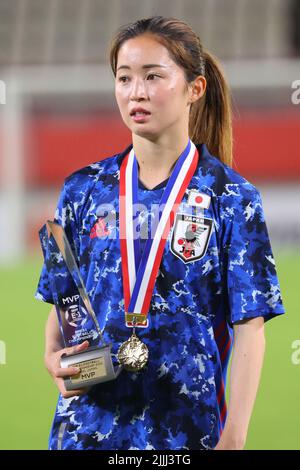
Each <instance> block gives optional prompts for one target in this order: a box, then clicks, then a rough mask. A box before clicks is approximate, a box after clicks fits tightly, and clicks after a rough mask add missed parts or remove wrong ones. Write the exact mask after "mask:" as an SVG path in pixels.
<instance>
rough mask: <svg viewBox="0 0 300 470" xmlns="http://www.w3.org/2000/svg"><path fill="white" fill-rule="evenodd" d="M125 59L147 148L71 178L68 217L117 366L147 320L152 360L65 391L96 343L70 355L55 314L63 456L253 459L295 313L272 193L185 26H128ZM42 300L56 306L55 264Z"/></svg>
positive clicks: (62, 209) (217, 76) (123, 96)
mask: <svg viewBox="0 0 300 470" xmlns="http://www.w3.org/2000/svg"><path fill="white" fill-rule="evenodd" d="M110 59H111V67H112V70H113V73H114V76H115V96H116V100H117V103H118V107H119V110H120V113H121V116H122V119H123V121H124V123H125V124H126V125H127V127H128V128H129V129H130V130H131V133H132V144H131V145H130V146H129V147H128V148H126V150H124V151H123V152H122V153H119V154H116V155H114V156H112V157H109V158H106V159H104V160H101V161H99V162H97V163H94V164H91V165H89V166H87V167H85V168H83V169H81V170H79V171H76V172H75V173H73V174H71V175H70V176H68V177H67V178H66V179H65V182H64V186H63V189H62V192H61V195H60V199H59V203H58V208H57V212H56V216H55V219H56V221H57V222H58V223H59V224H61V225H62V226H63V227H64V228H65V230H66V232H67V234H68V237H70V240H72V243H73V245H74V248H75V251H76V253H77V256H78V264H79V266H80V271H81V274H82V277H83V280H84V283H85V286H86V289H87V292H88V294H89V296H90V299H91V302H92V305H93V308H94V310H95V312H96V314H97V317H98V321H99V323H100V326H101V328H102V330H103V335H104V338H105V339H106V340H107V342H109V343H112V344H113V349H112V352H113V354H114V357H115V358H116V359H117V358H118V359H119V360H120V354H118V352H119V348H120V346H121V345H122V344H123V343H124V342H125V341H126V340H127V339H128V338H129V337H130V335H131V334H132V327H133V316H132V315H131V316H130V315H128V314H130V313H131V314H132V313H135V314H136V316H135V320H134V321H135V326H136V328H135V332H136V336H137V337H138V339H139V340H140V341H141V342H142V343H144V345H146V346H147V348H148V353H149V354H148V361H147V363H146V364H145V365H144V367H142V368H141V369H140V370H134V371H129V370H127V369H124V370H123V371H122V372H121V374H120V375H119V376H118V378H117V379H116V380H112V381H108V382H105V383H101V384H98V385H96V386H93V387H91V388H81V389H79V390H75V391H70V392H68V391H66V389H65V385H64V381H63V378H64V377H66V376H72V375H75V374H77V373H78V369H77V368H72V367H69V368H67V369H63V368H61V367H60V357H61V356H62V354H63V353H68V354H70V353H73V352H75V351H84V350H85V349H86V348H87V347H88V346H89V342H88V341H85V342H81V344H79V345H76V346H74V347H73V348H67V349H66V348H64V347H63V345H62V341H61V335H60V330H59V327H58V322H57V318H56V313H55V310H54V308H53V309H52V310H51V312H50V316H49V319H48V322H47V326H46V352H45V363H46V367H47V368H48V370H49V372H50V374H51V376H52V377H53V379H54V381H55V383H56V385H57V386H58V389H59V391H60V396H59V400H58V404H57V408H56V413H55V418H54V422H53V427H52V431H51V435H50V444H49V446H50V449H155V450H157V449H242V448H243V447H244V445H245V441H246V436H247V428H248V423H249V420H250V416H251V412H252V408H253V404H254V400H255V396H256V392H257V388H258V384H259V377H260V372H261V367H262V363H263V356H264V348H265V340H264V322H265V321H267V320H269V319H270V318H272V317H274V316H276V315H278V314H282V313H284V309H283V306H282V301H281V295H280V289H279V284H278V279H277V275H276V270H275V263H274V259H273V255H272V250H271V246H270V242H269V237H268V232H267V228H266V224H265V219H264V213H263V208H262V202H261V197H260V193H259V191H258V190H257V189H256V188H255V186H253V185H252V184H251V183H250V182H248V181H247V180H246V179H245V178H243V177H242V176H241V175H239V174H238V173H237V172H236V171H234V170H233V169H232V168H231V162H232V128H231V108H230V95H229V91H228V87H227V85H226V82H225V79H224V76H223V74H222V72H221V69H220V66H219V64H218V62H217V60H216V59H215V58H213V57H212V55H211V54H210V53H209V52H207V51H206V50H204V49H203V47H202V44H201V42H200V39H199V37H198V36H197V35H196V34H195V32H194V31H193V30H192V29H191V28H190V27H189V26H188V25H187V24H186V23H184V22H183V21H179V20H177V19H173V18H171V19H170V18H163V17H152V18H148V19H142V20H139V21H136V22H135V23H133V24H130V25H129V26H125V27H123V28H121V29H120V30H119V31H118V32H117V34H116V36H115V38H114V40H113V42H112V47H111V53H110ZM253 154H254V155H255V153H254V152H253ZM104 208H105V209H104ZM36 297H37V298H39V299H41V300H44V301H46V302H50V303H53V299H52V295H51V291H50V288H49V279H48V273H47V269H46V267H45V266H44V267H43V270H42V274H41V278H40V282H39V286H38V289H37V293H36ZM233 340H234V341H233ZM232 347H233V357H232V365H231V375H230V401H229V406H228V410H227V407H226V402H225V385H226V373H227V365H228V360H229V356H230V353H231V350H232ZM144 359H145V357H144ZM120 362H121V360H120Z"/></svg>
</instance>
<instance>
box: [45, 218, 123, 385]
mask: <svg viewBox="0 0 300 470" xmlns="http://www.w3.org/2000/svg"><path fill="white" fill-rule="evenodd" d="M39 237H40V241H41V246H42V250H43V255H44V258H45V264H46V267H47V271H48V274H49V281H50V289H51V293H52V297H53V301H54V304H55V307H56V312H57V317H58V322H59V327H60V331H61V334H62V338H63V341H64V345H65V347H70V346H75V345H76V344H79V343H81V342H83V341H85V340H88V341H89V343H90V346H89V348H88V349H86V350H85V351H83V352H79V353H75V354H72V355H66V354H63V355H62V357H61V367H62V368H67V367H70V366H72V367H79V369H80V372H79V373H78V374H77V375H74V376H70V377H68V378H65V379H64V382H65V387H66V390H76V389H79V388H84V387H90V386H92V385H95V384H98V383H101V382H107V381H109V380H114V379H116V378H117V377H118V375H119V373H120V372H121V370H122V366H120V365H119V366H117V367H116V370H115V368H114V366H113V362H112V357H111V347H112V345H111V344H106V343H105V342H104V340H103V337H102V334H101V329H100V326H99V323H98V320H97V317H96V315H95V312H94V310H93V307H92V305H91V302H90V299H89V297H88V294H87V292H86V289H85V286H84V283H83V280H82V277H81V273H80V271H79V268H78V265H77V263H76V261H75V257H74V254H73V251H72V248H71V245H70V243H69V240H68V238H67V235H66V232H65V230H64V229H63V227H62V226H61V225H59V224H58V223H56V222H51V221H49V220H48V221H47V223H46V224H45V225H43V227H42V228H41V229H40V231H39Z"/></svg>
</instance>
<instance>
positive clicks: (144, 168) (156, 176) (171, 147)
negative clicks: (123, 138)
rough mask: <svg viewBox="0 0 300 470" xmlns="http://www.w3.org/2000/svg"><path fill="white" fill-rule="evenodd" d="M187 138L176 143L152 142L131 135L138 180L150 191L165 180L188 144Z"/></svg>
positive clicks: (183, 137) (165, 141)
mask: <svg viewBox="0 0 300 470" xmlns="http://www.w3.org/2000/svg"><path fill="white" fill-rule="evenodd" d="M188 139H189V137H188V136H186V135H185V136H182V137H181V138H179V139H176V141H170V140H168V139H166V138H165V139H164V140H163V139H161V140H160V141H157V142H153V141H150V140H147V139H144V138H141V137H139V136H136V135H134V134H133V136H132V141H133V148H134V153H135V155H136V158H137V161H138V164H139V178H140V180H141V181H142V183H143V184H144V185H145V186H146V187H148V188H149V189H151V188H152V187H155V186H157V185H158V184H159V183H161V182H162V181H164V180H165V179H167V178H168V177H169V176H170V174H171V172H172V169H173V166H174V164H175V162H176V160H177V159H178V158H179V156H180V155H181V154H182V152H183V151H184V149H185V148H186V146H187V144H188Z"/></svg>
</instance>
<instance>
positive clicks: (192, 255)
mask: <svg viewBox="0 0 300 470" xmlns="http://www.w3.org/2000/svg"><path fill="white" fill-rule="evenodd" d="M212 227H213V221H212V219H206V218H203V217H196V216H192V215H187V214H177V216H176V219H175V223H174V229H173V234H172V239H171V251H172V253H174V255H176V256H178V258H180V259H181V260H182V261H184V262H185V263H189V262H191V261H196V260H198V259H200V258H202V257H203V256H204V255H205V253H206V250H207V246H208V243H209V239H210V236H211V233H212Z"/></svg>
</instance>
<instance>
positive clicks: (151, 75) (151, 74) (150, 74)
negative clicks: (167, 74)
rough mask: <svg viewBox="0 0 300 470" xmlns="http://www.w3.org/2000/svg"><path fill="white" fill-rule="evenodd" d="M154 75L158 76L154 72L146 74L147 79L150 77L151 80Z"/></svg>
mask: <svg viewBox="0 0 300 470" xmlns="http://www.w3.org/2000/svg"><path fill="white" fill-rule="evenodd" d="M154 77H159V75H156V74H154V73H149V75H148V76H147V80H148V79H149V78H150V79H151V80H153V78H154Z"/></svg>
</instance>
